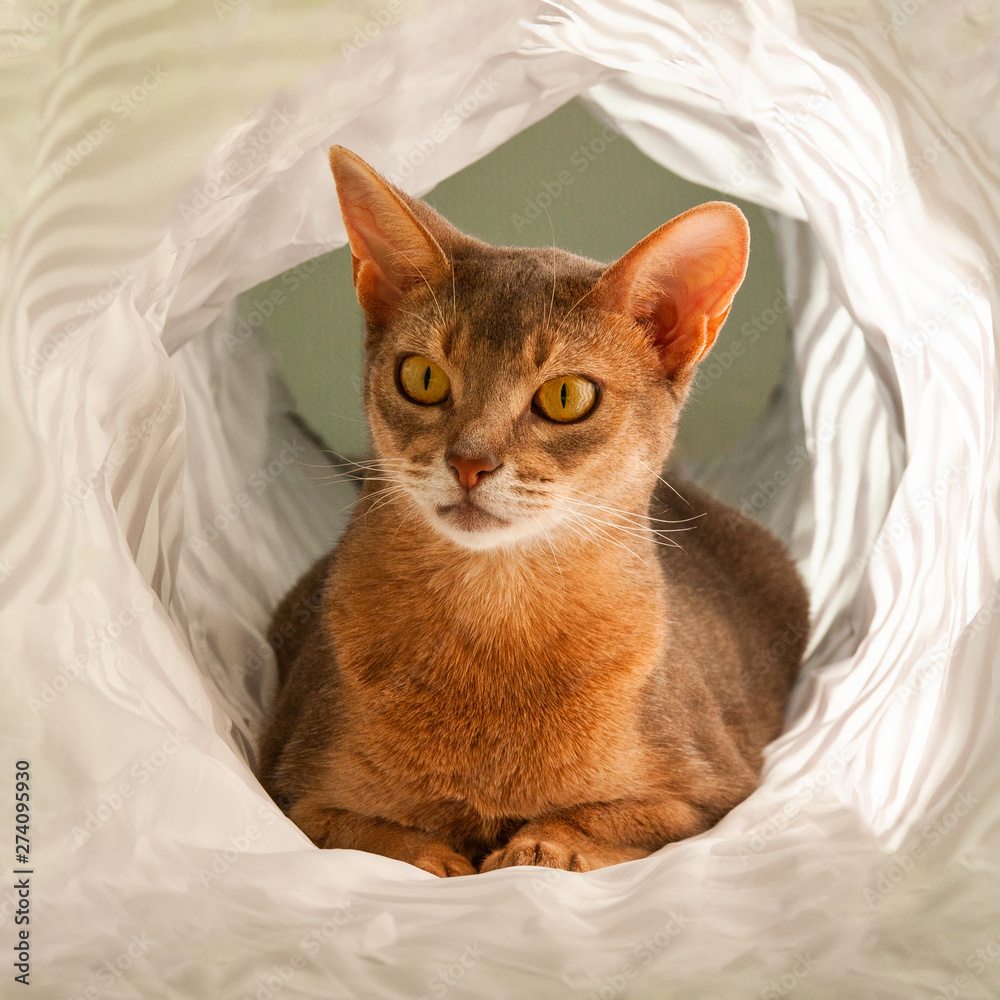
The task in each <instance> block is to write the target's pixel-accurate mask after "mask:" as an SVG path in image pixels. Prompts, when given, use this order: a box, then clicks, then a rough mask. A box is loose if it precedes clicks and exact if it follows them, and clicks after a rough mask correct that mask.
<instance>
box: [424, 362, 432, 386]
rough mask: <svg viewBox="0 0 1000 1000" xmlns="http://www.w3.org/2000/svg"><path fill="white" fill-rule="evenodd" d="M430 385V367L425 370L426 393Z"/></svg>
mask: <svg viewBox="0 0 1000 1000" xmlns="http://www.w3.org/2000/svg"><path fill="white" fill-rule="evenodd" d="M430 384H431V369H430V366H429V365H428V366H427V368H425V369H424V392H426V391H427V387H428V386H429V385H430Z"/></svg>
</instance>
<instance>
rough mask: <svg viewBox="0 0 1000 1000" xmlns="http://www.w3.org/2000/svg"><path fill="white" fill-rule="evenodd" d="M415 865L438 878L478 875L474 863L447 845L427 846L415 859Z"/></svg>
mask: <svg viewBox="0 0 1000 1000" xmlns="http://www.w3.org/2000/svg"><path fill="white" fill-rule="evenodd" d="M413 864H415V865H416V866H417V867H418V868H423V870H424V871H425V872H430V873H431V874H432V875H437V876H438V878H451V877H453V876H457V875H475V874H476V869H475V866H474V865H473V864H472V862H471V861H470V860H469V859H468V858H467V857H465V856H463V855H461V854H459V853H458V852H457V851H453V850H452V849H451V848H450V847H449V846H448V845H447V844H427V845H426V846H424V847H423V848H421V849H420V851H419V852H418V853H417V854H416V856H415V857H414V858H413Z"/></svg>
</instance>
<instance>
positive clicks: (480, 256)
mask: <svg viewBox="0 0 1000 1000" xmlns="http://www.w3.org/2000/svg"><path fill="white" fill-rule="evenodd" d="M330 165H331V168H332V171H333V175H334V179H335V183H336V188H337V194H338V198H339V201H340V207H341V212H342V215H343V220H344V224H345V227H346V230H347V234H348V239H349V242H350V247H351V254H352V257H353V267H354V272H353V273H354V285H355V290H356V293H357V297H358V299H359V301H360V303H361V306H362V308H363V311H364V315H365V321H366V336H365V366H364V379H363V397H364V406H365V411H366V415H367V417H368V421H369V425H370V429H371V436H372V441H373V446H374V454H375V458H374V460H373V461H371V462H370V463H367V464H366V466H365V468H366V473H365V479H364V484H363V488H362V494H361V499H360V500H359V503H358V505H357V509H356V511H355V513H354V516H353V519H352V520H351V523H350V525H349V526H348V528H347V529H346V531H345V532H344V534H343V536H342V538H341V540H340V542H339V544H338V545H337V547H336V548H335V549H334V550H333V551H332V552H330V553H329V554H327V555H325V556H323V557H322V558H321V559H320V560H319V561H318V562H317V563H316V564H315V565H314V566H313V567H312V569H310V570H309V571H308V572H307V573H306V574H305V576H304V577H303V578H302V579H301V580H300V581H299V582H298V584H297V585H296V586H295V587H294V588H293V589H292V591H291V592H290V593H289V594H288V595H287V596H286V597H285V599H284V600H283V601H282V603H281V604H280V606H279V607H278V609H277V611H276V614H275V616H274V619H273V622H272V624H271V628H270V633H269V638H270V641H271V643H272V645H273V647H274V649H275V650H276V653H277V657H278V665H279V674H280V678H281V681H280V690H279V694H278V698H277V702H276V705H275V708H274V711H273V715H272V716H271V718H270V721H269V723H268V725H267V727H266V730H265V733H264V736H263V739H262V743H261V749H260V765H259V773H260V777H261V780H262V782H263V784H264V786H265V788H266V789H267V790H268V791H269V792H270V793H271V795H272V796H274V797H275V799H276V800H277V801H278V802H279V803H280V804H281V805H282V807H283V808H284V809H285V811H286V812H287V813H288V815H289V816H290V818H291V819H292V820H293V821H294V822H295V823H297V824H298V826H299V827H300V828H301V829H302V830H303V831H304V832H305V833H306V834H307V835H308V836H309V837H310V838H311V839H312V841H313V842H314V843H316V844H317V845H318V846H320V847H330V848H333V847H339V848H354V849H357V850H362V851H369V852H373V853H377V854H383V855H386V856H388V857H392V858H397V859H400V860H403V861H407V862H409V863H411V864H413V865H416V866H418V867H420V868H422V869H424V870H426V871H428V872H431V873H433V874H435V875H438V876H442V877H444V876H456V875H468V874H472V873H474V872H477V871H481V872H485V871H491V870H494V869H497V868H503V867H508V866H513V865H543V866H549V867H554V868H561V869H566V870H572V871H588V870H591V869H595V868H600V867H602V866H605V865H612V864H616V863H619V862H623V861H629V860H634V859H638V858H642V857H645V856H646V855H648V854H650V853H651V852H653V851H655V850H657V849H659V848H661V847H663V846H664V845H665V844H667V843H669V842H671V841H676V840H679V839H681V838H684V837H689V836H692V835H694V834H697V833H700V832H702V831H704V830H707V829H709V828H710V827H711V826H712V825H713V824H715V823H716V822H717V821H718V820H719V819H720V818H721V817H722V816H723V815H725V814H726V813H727V812H728V811H729V810H730V809H732V807H733V806H735V805H736V804H737V803H739V802H740V801H742V800H743V799H744V798H746V797H747V796H748V795H749V794H750V793H751V792H752V791H753V790H754V788H755V787H757V785H758V783H759V780H760V772H761V768H762V751H763V749H764V747H765V745H766V744H767V743H769V742H770V741H771V740H773V739H774V738H775V737H776V736H777V735H778V733H779V732H780V730H781V727H782V723H783V718H784V712H785V707H786V702H787V698H788V693H789V689H790V687H791V685H792V683H793V681H794V680H795V677H796V674H797V671H798V666H799V661H800V658H801V655H802V652H803V648H804V645H805V641H806V635H807V633H808V615H809V602H808V597H807V594H806V591H805V588H804V586H803V584H802V581H801V580H800V578H799V576H798V573H797V572H796V570H795V568H794V565H793V564H792V562H791V561H790V559H789V557H788V555H787V554H786V552H785V551H784V548H783V546H782V545H781V543H780V542H778V541H777V539H775V538H774V537H772V536H771V535H770V534H768V532H767V531H765V530H764V529H763V528H762V527H760V526H758V525H757V524H755V523H754V522H752V521H750V520H749V519H747V518H745V517H743V516H742V515H741V514H739V513H738V512H736V511H735V510H732V509H730V508H727V507H725V506H724V505H722V504H721V503H719V502H718V501H716V500H714V499H712V498H711V497H710V496H709V495H707V494H706V493H704V492H703V491H702V490H700V489H698V488H696V487H695V486H694V485H693V484H690V483H682V482H680V481H679V480H667V479H664V478H662V477H661V475H660V472H661V470H662V469H663V467H664V463H665V461H666V459H667V456H668V454H669V452H670V449H671V445H672V444H673V441H674V437H675V434H676V429H677V421H678V416H679V414H680V411H681V406H682V404H683V402H684V399H685V395H686V393H687V390H688V386H689V385H690V382H691V378H692V376H693V374H694V371H695V368H696V366H697V365H698V363H699V361H701V360H702V358H703V357H704V356H705V354H706V352H707V351H708V350H709V348H710V347H711V345H712V342H713V341H714V340H715V337H716V335H717V333H718V331H719V328H720V327H721V326H722V323H723V322H724V320H725V318H726V315H727V314H728V312H729V309H730V305H731V303H732V300H733V297H734V295H735V294H736V290H737V289H738V287H739V286H740V283H741V282H742V280H743V276H744V273H745V270H746V264H747V258H748V252H749V228H748V226H747V223H746V220H745V218H744V217H743V214H742V213H741V212H740V211H739V209H738V208H736V207H735V206H734V205H731V204H728V203H725V202H712V203H709V204H705V205H700V206H698V207H696V208H693V209H691V210H690V211H687V212H685V213H684V214H682V215H680V216H678V217H677V218H675V219H673V220H672V221H670V222H668V223H666V224H665V225H663V226H661V227H660V228H659V229H657V230H655V231H654V232H653V233H651V234H650V235H649V236H647V237H646V238H645V239H643V240H641V241H640V242H639V243H638V244H636V246H634V247H633V248H632V249H631V250H630V251H629V252H628V253H626V254H625V255H624V256H623V257H622V258H620V259H619V260H618V261H616V262H615V263H614V264H612V265H610V266H606V265H603V264H598V263H596V262H594V261H591V260H586V259H584V258H582V257H578V256H576V255H574V254H572V253H569V252H566V251H562V250H556V249H554V248H553V249H523V248H509V247H493V246H490V245H488V244H485V243H483V242H480V241H479V240H477V239H474V238H472V237H470V236H467V235H465V234H463V233H461V232H460V231H459V230H458V229H456V228H455V227H454V226H452V225H451V224H450V223H448V222H447V221H446V220H445V219H444V218H442V217H441V216H440V215H439V214H438V213H437V212H435V211H434V210H433V209H432V208H431V207H430V206H429V205H427V204H426V203H425V202H423V201H419V200H417V199H414V198H411V197H409V196H408V195H406V194H405V193H404V192H403V191H401V190H399V189H397V188H396V187H394V186H393V185H392V184H390V183H389V182H388V181H386V180H384V179H383V178H382V177H380V176H379V174H377V173H376V172H375V170H373V169H372V167H370V166H369V165H368V164H367V163H365V161H364V160H362V159H360V158H359V157H358V156H356V155H355V154H354V153H352V152H350V151H348V150H347V149H344V148H342V147H338V146H335V147H333V148H332V149H331V150H330Z"/></svg>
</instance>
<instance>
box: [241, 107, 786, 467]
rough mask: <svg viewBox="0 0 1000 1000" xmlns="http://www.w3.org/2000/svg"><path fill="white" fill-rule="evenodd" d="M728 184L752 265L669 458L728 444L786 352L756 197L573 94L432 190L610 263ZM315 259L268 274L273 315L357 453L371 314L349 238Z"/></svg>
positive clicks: (487, 230) (468, 212)
mask: <svg viewBox="0 0 1000 1000" xmlns="http://www.w3.org/2000/svg"><path fill="white" fill-rule="evenodd" d="M330 183H331V184H332V183H333V180H332V178H331V181H330ZM720 197H726V200H729V201H736V203H737V204H738V205H739V206H740V208H742V209H743V211H744V213H745V214H746V216H747V218H748V219H749V222H750V230H751V251H750V266H749V270H748V273H747V278H746V280H745V282H744V284H743V286H742V288H741V289H740V291H739V294H738V295H737V297H736V301H735V303H734V305H733V310H732V312H731V313H730V316H729V319H728V321H727V322H726V325H725V327H724V328H723V330H722V334H721V335H720V337H719V340H718V341H717V343H716V346H715V347H714V349H713V351H712V353H711V354H710V355H709V356H708V359H707V360H706V361H705V362H704V363H703V364H702V367H701V370H700V372H699V380H698V385H697V389H696V391H695V393H694V394H693V398H692V399H691V400H690V401H689V403H688V405H687V407H686V408H685V412H684V418H683V420H682V425H681V433H680V437H679V439H678V445H677V448H676V450H675V453H674V454H675V457H681V456H687V455H692V456H697V457H702V458H712V457H715V456H717V455H720V454H724V453H725V452H726V451H728V450H729V449H730V448H731V447H732V445H733V444H734V443H735V442H736V440H737V439H738V438H739V437H740V435H741V434H742V433H743V431H744V430H746V429H747V427H749V426H750V425H751V424H752V423H753V421H755V420H756V419H757V418H758V417H759V416H760V414H761V413H762V412H763V410H764V408H765V406H766V405H767V400H768V397H769V395H770V393H771V391H772V389H773V388H774V385H775V383H776V382H777V379H778V375H779V371H780V368H781V365H782V363H783V361H784V359H785V357H786V354H787V351H788V336H789V334H788V324H787V315H786V311H785V308H784V302H785V300H784V295H783V291H782V289H783V286H782V279H781V271H780V268H779V265H778V262H777V258H776V256H775V252H774V244H773V242H772V239H771V233H770V229H769V227H768V225H767V222H766V220H765V219H764V216H763V213H762V212H761V210H760V209H759V208H758V207H756V206H755V205H752V204H750V203H748V202H743V201H740V200H739V199H733V198H729V197H727V196H720V195H719V194H718V192H716V191H713V190H711V189H709V188H704V187H700V186H699V185H696V184H690V183H688V182H687V181H685V180H682V179H681V178H679V177H677V176H676V175H674V174H672V173H670V172H669V171H667V170H664V169H663V168H662V167H661V166H659V165H658V164H656V163H654V162H653V161H652V160H650V159H649V158H648V157H646V156H644V155H643V154H642V153H640V152H639V151H638V150H637V149H636V148H635V147H634V146H633V145H632V144H631V143H630V142H629V141H628V140H627V139H625V138H623V137H621V136H616V135H615V134H614V133H613V132H611V131H610V130H608V129H606V128H605V126H604V125H603V124H602V123H600V122H598V121H597V120H596V119H594V118H593V117H592V116H591V115H590V114H589V113H588V112H587V111H586V109H585V108H584V107H583V106H582V104H580V103H579V102H578V101H571V102H570V103H569V104H566V105H564V106H563V107H562V108H560V109H559V110H558V111H556V112H555V113H554V114H552V115H550V116H549V117H548V118H546V119H545V120H543V121H541V122H539V123H538V124H536V125H534V126H532V127H531V128H529V129H527V130H526V131H524V132H522V133H520V134H519V135H517V136H515V137H514V138H513V139H511V140H510V141H509V142H506V143H505V144H504V145H502V146H500V147H499V148H498V149H496V150H495V151H494V152H493V153H491V154H490V155H489V156H486V157H484V158H483V159H481V160H479V161H478V162H477V163H474V164H472V165H471V166H470V167H467V168H466V169H465V170H463V171H461V172H460V173H458V174H455V175H454V176H452V177H449V178H448V179H447V180H446V181H444V182H442V183H441V184H439V185H438V186H437V187H436V188H435V189H434V190H433V191H431V192H430V194H428V195H427V196H426V198H427V201H428V202H430V203H431V204H432V205H433V206H434V207H435V208H436V209H438V211H440V212H441V213H442V214H443V215H444V216H446V217H447V218H448V219H450V220H451V222H453V223H454V224H455V225H457V226H458V227H459V228H460V229H463V230H465V231H466V232H468V233H471V234H472V235H474V236H477V237H479V238H480V239H483V240H486V241H488V242H490V243H495V244H500V245H507V246H518V245H520V246H550V245H551V244H552V241H553V238H554V239H555V242H556V244H557V245H558V246H560V247H563V248H565V249H567V250H572V251H574V252H576V253H579V254H582V255H584V256H586V257H591V258H593V259H596V260H602V261H609V262H610V261H612V260H614V259H616V258H617V257H620V256H621V255H622V254H623V253H624V252H625V251H626V250H628V249H629V247H631V246H632V245H633V244H635V243H636V242H638V241H639V240H640V239H642V237H643V236H645V235H646V234H647V233H649V232H651V231H652V230H653V229H655V228H656V227H657V226H659V225H661V224H662V223H664V222H666V221H667V220H668V219H671V218H672V217H673V216H675V215H677V214H678V213H679V212H683V211H684V210H685V209H688V208H690V207H691V206H693V205H697V204H700V203H701V202H704V201H710V200H713V199H716V198H720ZM543 207H544V210H543ZM317 263H318V265H319V266H318V267H316V268H315V269H311V268H300V270H299V273H298V284H297V287H294V285H295V283H294V282H293V283H292V284H290V283H289V282H288V281H285V282H284V283H281V284H279V285H275V286H274V287H275V288H278V287H280V288H282V290H283V291H284V292H285V295H284V297H283V302H282V304H281V305H280V306H279V307H277V308H276V309H275V311H274V312H273V313H272V315H271V316H270V317H269V319H268V320H267V321H266V327H265V328H266V330H267V334H268V340H269V343H270V345H271V347H272V349H273V350H274V351H275V353H276V354H277V356H278V358H279V361H280V363H281V367H282V370H283V372H284V374H285V377H286V380H287V382H288V385H289V387H290V389H291V391H292V394H293V395H294V397H295V400H296V404H297V407H298V410H299V413H300V414H301V415H302V416H303V417H304V418H305V420H306V421H307V422H308V423H309V424H310V425H311V426H312V427H313V428H314V429H315V430H316V431H317V432H318V433H319V434H320V435H322V437H323V438H324V439H325V440H326V441H327V442H328V443H329V444H330V446H331V447H332V448H333V449H334V450H335V451H338V452H340V453H341V454H345V455H349V456H352V457H359V456H361V455H364V454H366V453H367V452H368V445H367V433H366V430H365V424H364V419H363V417H364V415H363V412H362V409H361V398H360V373H361V350H362V336H363V324H362V318H361V312H360V309H359V308H358V305H357V302H356V300H355V298H354V293H353V288H352V285H351V257H350V251H349V250H348V248H347V247H346V246H345V247H341V248H340V249H339V250H335V251H334V252H333V253H330V254H327V255H325V256H324V257H321V258H319V259H318V261H317ZM272 282H281V276H278V277H276V278H274V279H272V281H271V282H266V283H265V284H263V285H258V286H257V287H256V288H253V289H251V290H249V291H248V292H246V293H245V294H244V295H243V296H242V297H241V300H240V303H239V309H240V311H241V313H242V314H243V315H246V314H248V313H249V312H250V311H251V310H252V307H253V303H254V302H255V301H261V300H263V299H265V298H267V297H268V296H269V295H270V292H271V290H272V289H271V285H272ZM293 287H294V291H292V292H291V293H290V294H289V292H290V290H291V289H292V288H293ZM751 324H756V326H752V325H751ZM751 331H753V332H751ZM713 361H714V362H715V363H714V364H713Z"/></svg>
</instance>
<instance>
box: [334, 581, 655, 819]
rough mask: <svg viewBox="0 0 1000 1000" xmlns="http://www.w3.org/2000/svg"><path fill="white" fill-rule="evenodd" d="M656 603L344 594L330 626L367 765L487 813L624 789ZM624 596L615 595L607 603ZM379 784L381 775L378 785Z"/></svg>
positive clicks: (351, 732)
mask: <svg viewBox="0 0 1000 1000" xmlns="http://www.w3.org/2000/svg"><path fill="white" fill-rule="evenodd" d="M655 605H656V602H655V601H653V600H647V601H645V602H644V601H643V600H642V599H641V598H640V599H637V600H633V601H632V602H631V605H630V608H629V614H627V615H617V614H609V613H608V605H607V604H605V605H604V606H600V605H595V604H588V603H585V602H559V601H548V602H544V601H543V600H542V599H541V598H540V597H539V595H537V594H535V595H523V597H522V601H521V604H520V606H518V607H507V608H506V609H505V608H504V607H503V606H502V604H501V603H499V602H497V603H493V604H492V605H491V604H489V603H487V602H480V603H479V604H478V606H477V604H476V603H475V602H469V603H467V604H464V605H463V604H462V603H461V602H459V603H458V604H457V605H456V602H454V601H447V600H445V601H441V600H438V601H436V602H435V601H434V600H433V598H432V596H429V595H425V598H424V600H423V601H421V600H419V599H414V600H407V599H405V598H402V597H401V596H400V595H399V593H397V594H396V600H395V602H394V604H392V605H391V606H390V605H388V604H386V603H382V604H379V605H378V607H377V608H376V607H375V606H374V605H372V604H371V603H369V614H368V615H366V617H365V618H364V619H363V626H361V627H359V624H358V623H359V621H360V619H359V618H358V616H357V615H354V614H352V613H351V611H350V609H349V603H348V602H346V601H345V602H344V603H342V604H341V605H340V610H341V614H340V617H339V620H338V616H337V615H335V616H334V618H333V621H332V622H331V624H332V625H333V629H332V634H333V635H334V636H335V640H334V641H335V642H336V655H337V659H338V664H339V668H340V671H341V673H342V676H343V677H344V679H345V681H346V684H345V696H346V698H347V701H348V702H349V705H348V706H345V708H346V709H347V713H348V716H349V719H350V725H349V727H348V729H347V730H346V733H347V735H346V736H345V739H347V740H348V741H350V742H351V743H352V744H353V745H354V747H355V749H356V752H357V753H359V754H362V753H363V755H364V757H365V759H366V761H367V762H368V766H369V767H370V768H371V769H372V772H373V774H374V773H378V774H380V775H382V776H383V778H384V779H385V780H387V781H395V783H396V786H397V792H396V793H395V794H396V795H398V793H399V791H401V790H402V789H404V788H409V789H412V790H413V794H414V795H417V796H423V795H427V796H430V797H434V798H438V799H441V800H447V799H455V800H462V801H466V802H468V803H469V804H470V805H471V806H472V807H473V808H474V809H475V810H476V811H477V812H480V813H482V814H483V815H511V814H523V815H531V814H534V813H537V812H539V811H544V810H545V809H547V808H559V807H560V806H561V805H564V804H565V805H569V804H572V803H574V802H579V801H587V800H593V799H595V798H597V799H600V798H605V797H607V796H608V795H614V796H618V795H620V794H623V793H627V791H628V789H629V788H630V786H631V785H632V784H633V783H635V782H637V781H638V780H639V779H640V772H642V771H643V770H644V753H645V751H644V749H643V741H642V740H641V737H640V733H639V719H640V717H641V709H642V693H643V688H644V685H645V683H646V680H647V678H648V676H649V673H650V671H651V670H652V669H655V667H656V664H657V660H658V658H659V656H660V650H661V647H662V644H663V632H662V624H661V622H662V620H663V619H662V616H660V617H659V618H658V617H657V616H656V614H655V612H656V606H655ZM616 606H617V607H621V602H617V604H616V603H615V602H611V607H616ZM375 784H377V782H376V783H375Z"/></svg>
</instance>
